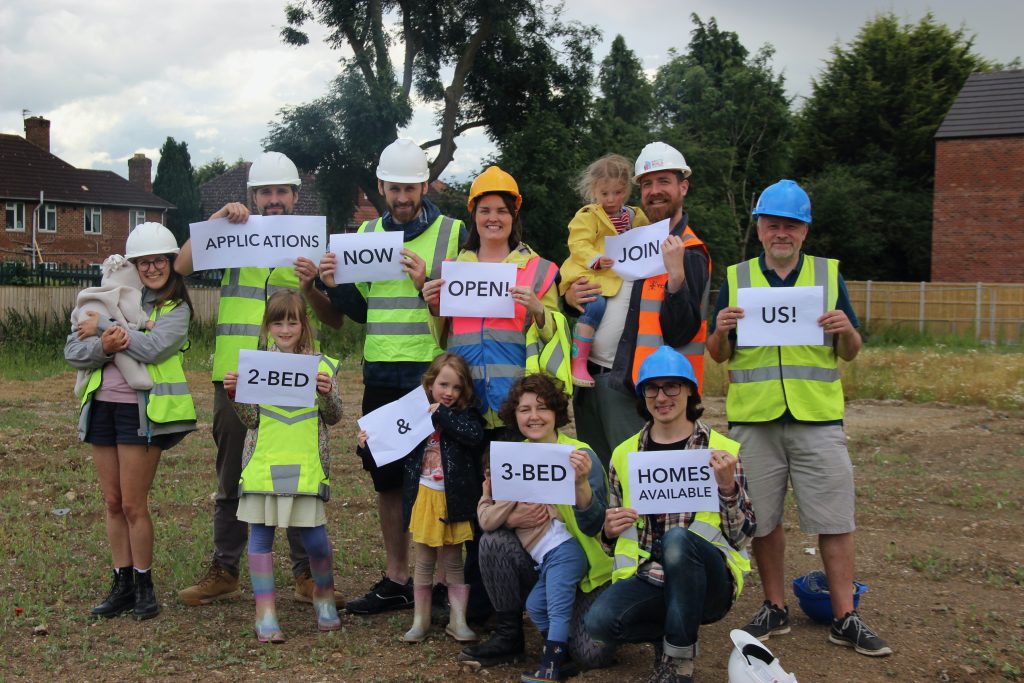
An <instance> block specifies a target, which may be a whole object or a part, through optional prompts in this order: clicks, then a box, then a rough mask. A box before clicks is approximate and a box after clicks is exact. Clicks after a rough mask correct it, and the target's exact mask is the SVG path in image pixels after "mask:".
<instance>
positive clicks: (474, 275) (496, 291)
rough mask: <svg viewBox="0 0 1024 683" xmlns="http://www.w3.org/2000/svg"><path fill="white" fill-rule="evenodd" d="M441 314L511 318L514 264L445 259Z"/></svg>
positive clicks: (514, 278)
mask: <svg viewBox="0 0 1024 683" xmlns="http://www.w3.org/2000/svg"><path fill="white" fill-rule="evenodd" d="M441 279H443V280H444V285H443V286H442V287H441V315H442V316H445V317H455V316H463V317H467V318H514V317H515V314H516V306H515V302H514V301H513V300H512V293H511V290H512V288H513V287H515V286H516V266H515V264H514V263H472V262H463V261H445V262H444V263H442V264H441Z"/></svg>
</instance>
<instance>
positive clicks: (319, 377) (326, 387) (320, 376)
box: [316, 372, 334, 394]
mask: <svg viewBox="0 0 1024 683" xmlns="http://www.w3.org/2000/svg"><path fill="white" fill-rule="evenodd" d="M333 388H334V378H333V377H331V376H330V375H328V374H327V373H326V372H318V373H316V390H317V391H318V392H320V393H321V394H329V393H331V389H333Z"/></svg>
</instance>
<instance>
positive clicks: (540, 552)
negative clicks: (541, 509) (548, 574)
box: [530, 519, 572, 564]
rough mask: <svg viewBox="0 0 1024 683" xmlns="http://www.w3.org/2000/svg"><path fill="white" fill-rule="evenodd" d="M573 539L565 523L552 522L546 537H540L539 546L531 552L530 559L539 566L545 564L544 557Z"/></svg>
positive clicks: (560, 521) (545, 533)
mask: <svg viewBox="0 0 1024 683" xmlns="http://www.w3.org/2000/svg"><path fill="white" fill-rule="evenodd" d="M570 538H572V534H570V533H569V530H568V529H566V528H565V523H564V522H562V520H560V519H553V520H551V526H549V527H548V530H547V531H546V532H544V535H543V536H541V537H540V540H539V541H537V544H536V545H534V546H533V550H531V551H530V557H532V558H533V561H534V562H536V563H537V564H541V563H542V562H544V556H545V555H547V554H548V553H549V552H551V551H552V550H554V549H555V548H557V547H558V546H560V545H562V544H563V543H565V542H566V541H568V540H569V539H570Z"/></svg>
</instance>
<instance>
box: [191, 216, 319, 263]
mask: <svg viewBox="0 0 1024 683" xmlns="http://www.w3.org/2000/svg"><path fill="white" fill-rule="evenodd" d="M188 227H189V236H190V237H191V239H192V263H193V265H194V266H195V269H196V270H213V269H215V268H244V267H252V268H276V267H278V266H290V265H292V264H293V263H295V259H297V258H299V257H300V256H305V257H306V258H308V259H309V260H310V261H312V262H313V263H319V262H320V257H321V256H323V255H324V253H326V251H327V219H326V218H325V217H324V216H260V215H251V216H249V220H247V221H246V222H245V223H237V224H236V223H231V222H229V221H228V219H227V218H218V219H216V220H212V221H203V222H202V223H192V224H190V225H189V226H188Z"/></svg>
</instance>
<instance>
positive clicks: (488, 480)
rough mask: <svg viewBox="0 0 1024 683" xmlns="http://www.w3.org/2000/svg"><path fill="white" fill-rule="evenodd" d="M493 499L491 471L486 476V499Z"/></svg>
mask: <svg viewBox="0 0 1024 683" xmlns="http://www.w3.org/2000/svg"><path fill="white" fill-rule="evenodd" d="M490 497H491V473H490V471H488V472H487V474H486V475H484V498H490Z"/></svg>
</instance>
